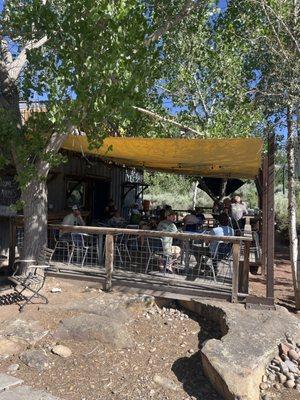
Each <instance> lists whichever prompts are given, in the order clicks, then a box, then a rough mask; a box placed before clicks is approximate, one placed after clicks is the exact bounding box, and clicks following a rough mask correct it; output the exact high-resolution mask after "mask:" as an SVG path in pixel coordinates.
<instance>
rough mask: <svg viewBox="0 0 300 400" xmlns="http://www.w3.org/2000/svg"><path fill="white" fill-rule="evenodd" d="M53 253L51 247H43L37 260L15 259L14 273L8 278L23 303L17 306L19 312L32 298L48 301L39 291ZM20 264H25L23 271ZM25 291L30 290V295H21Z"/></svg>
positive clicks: (43, 282)
mask: <svg viewBox="0 0 300 400" xmlns="http://www.w3.org/2000/svg"><path fill="white" fill-rule="evenodd" d="M53 253H54V250H53V249H49V248H47V247H44V248H43V249H42V250H41V253H40V255H39V257H38V259H37V260H17V261H16V262H15V263H14V273H13V274H12V276H10V277H9V278H8V279H9V280H10V281H11V282H12V283H13V284H14V290H15V292H16V293H17V294H18V298H20V299H22V300H24V303H23V304H21V305H20V306H19V311H20V312H21V311H23V309H24V307H25V306H26V305H27V304H28V303H32V300H33V299H34V298H40V299H42V300H44V302H45V304H47V303H48V299H47V297H46V296H44V295H42V294H41V293H40V291H41V290H42V288H43V286H44V284H45V279H46V271H47V269H49V268H50V263H51V259H52V256H53ZM22 264H27V266H26V268H25V270H24V272H22V271H20V266H21V265H22ZM25 291H28V292H30V293H31V295H30V296H29V297H25V296H23V293H24V292H25ZM32 304H33V303H32Z"/></svg>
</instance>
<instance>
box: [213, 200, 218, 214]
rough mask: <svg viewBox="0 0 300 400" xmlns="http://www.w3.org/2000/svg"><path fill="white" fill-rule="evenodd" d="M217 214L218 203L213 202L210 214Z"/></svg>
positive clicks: (216, 201)
mask: <svg viewBox="0 0 300 400" xmlns="http://www.w3.org/2000/svg"><path fill="white" fill-rule="evenodd" d="M219 212H220V202H219V200H215V201H214V204H213V206H212V213H213V214H219Z"/></svg>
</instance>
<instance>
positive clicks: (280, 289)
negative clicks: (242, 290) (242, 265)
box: [250, 246, 296, 313]
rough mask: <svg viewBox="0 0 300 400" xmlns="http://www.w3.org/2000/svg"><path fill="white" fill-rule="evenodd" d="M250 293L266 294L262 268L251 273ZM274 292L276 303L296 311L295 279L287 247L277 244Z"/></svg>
mask: <svg viewBox="0 0 300 400" xmlns="http://www.w3.org/2000/svg"><path fill="white" fill-rule="evenodd" d="M250 293H252V294H255V295H257V296H265V295H266V283H265V278H264V277H263V276H262V275H261V272H260V269H259V270H258V274H257V275H252V274H250ZM274 293H275V301H276V304H278V305H281V306H283V307H286V308H287V309H288V310H289V311H290V312H292V313H296V310H295V302H294V289H293V279H292V272H291V264H290V262H289V253H288V248H287V247H281V246H277V251H276V254H275V268H274Z"/></svg>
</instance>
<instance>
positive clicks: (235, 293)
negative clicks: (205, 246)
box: [49, 224, 252, 302]
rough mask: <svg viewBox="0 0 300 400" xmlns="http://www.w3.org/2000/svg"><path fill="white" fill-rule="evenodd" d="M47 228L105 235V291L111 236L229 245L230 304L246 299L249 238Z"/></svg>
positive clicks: (108, 280) (109, 281)
mask: <svg viewBox="0 0 300 400" xmlns="http://www.w3.org/2000/svg"><path fill="white" fill-rule="evenodd" d="M49 228H51V229H59V230H60V231H61V232H65V233H67V232H68V233H72V232H73V233H85V234H89V235H102V236H103V235H105V271H106V283H105V287H106V290H110V289H111V287H112V278H113V268H114V246H115V244H114V235H116V234H125V235H135V236H136V237H139V238H146V237H158V238H163V237H172V238H174V239H178V240H180V241H182V242H187V241H190V240H194V241H195V240H200V241H204V242H205V243H211V242H213V241H214V242H215V241H222V242H225V243H231V244H232V266H233V268H232V292H231V301H232V302H237V301H238V297H239V295H243V296H246V295H247V294H248V286H249V253H250V244H251V241H252V238H251V237H249V236H214V235H209V234H202V233H193V234H192V233H186V232H185V233H183V232H176V233H171V232H165V231H152V230H141V229H123V228H122V229H121V228H109V227H95V226H67V225H51V224H50V225H49ZM242 245H243V251H244V257H243V261H242V262H240V254H241V246H242Z"/></svg>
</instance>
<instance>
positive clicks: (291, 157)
mask: <svg viewBox="0 0 300 400" xmlns="http://www.w3.org/2000/svg"><path fill="white" fill-rule="evenodd" d="M287 131H288V137H287V138H288V141H287V161H288V218H289V237H290V259H291V267H292V275H293V284H294V291H295V305H296V308H297V309H300V274H299V273H298V270H297V261H298V237H297V203H296V176H295V146H296V142H297V126H296V122H295V120H294V108H293V107H291V109H289V110H288V112H287Z"/></svg>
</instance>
